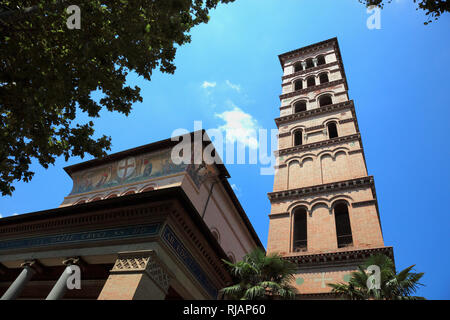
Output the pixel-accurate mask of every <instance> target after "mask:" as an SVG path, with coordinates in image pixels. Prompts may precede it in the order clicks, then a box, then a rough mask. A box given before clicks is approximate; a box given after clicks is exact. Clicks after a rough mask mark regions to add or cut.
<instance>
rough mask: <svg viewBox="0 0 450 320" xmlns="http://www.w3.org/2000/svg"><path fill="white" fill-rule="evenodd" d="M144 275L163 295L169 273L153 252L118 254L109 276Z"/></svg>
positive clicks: (167, 284) (167, 283) (165, 290)
mask: <svg viewBox="0 0 450 320" xmlns="http://www.w3.org/2000/svg"><path fill="white" fill-rule="evenodd" d="M120 273H146V274H147V275H148V276H149V277H150V278H151V279H152V280H153V281H154V282H155V284H156V285H157V286H158V287H160V289H161V290H163V291H164V292H165V293H167V291H168V289H169V283H170V277H171V273H170V271H169V270H168V268H167V267H166V265H165V264H164V263H163V262H162V261H161V260H160V259H159V258H158V256H157V254H156V252H155V251H154V250H144V251H132V252H119V253H118V257H117V260H116V262H115V263H114V266H113V268H112V269H111V274H120Z"/></svg>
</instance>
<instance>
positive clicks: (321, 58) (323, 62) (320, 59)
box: [317, 56, 325, 66]
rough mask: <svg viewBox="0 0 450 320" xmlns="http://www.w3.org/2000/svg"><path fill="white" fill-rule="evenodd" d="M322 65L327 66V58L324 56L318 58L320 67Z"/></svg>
mask: <svg viewBox="0 0 450 320" xmlns="http://www.w3.org/2000/svg"><path fill="white" fill-rule="evenodd" d="M322 64H325V57H324V56H318V57H317V65H318V66H320V65H322Z"/></svg>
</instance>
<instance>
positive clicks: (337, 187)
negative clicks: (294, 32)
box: [267, 38, 393, 299]
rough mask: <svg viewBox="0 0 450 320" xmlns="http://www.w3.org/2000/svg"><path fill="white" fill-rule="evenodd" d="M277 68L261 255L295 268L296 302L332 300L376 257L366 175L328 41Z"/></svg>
mask: <svg viewBox="0 0 450 320" xmlns="http://www.w3.org/2000/svg"><path fill="white" fill-rule="evenodd" d="M279 59H280V62H281V66H282V68H283V77H282V94H281V96H280V100H281V107H280V117H279V118H276V119H275V122H276V124H277V127H278V130H279V134H278V151H277V152H276V158H277V162H276V166H275V180H274V186H273V192H271V193H269V194H268V196H269V200H270V202H271V212H270V215H269V218H270V226H269V238H268V244H267V251H268V252H269V253H270V252H278V253H280V254H281V255H283V256H284V257H285V259H288V260H290V261H292V262H294V263H296V264H297V265H298V273H297V274H296V281H295V285H296V287H297V289H298V291H299V293H300V295H299V298H300V299H304V298H315V299H317V298H332V297H333V296H332V295H331V294H330V290H331V289H330V288H329V287H328V286H327V285H326V284H327V283H336V282H344V281H348V279H349V274H350V273H351V272H352V271H354V270H356V266H357V265H358V264H361V263H362V262H363V261H364V260H365V259H366V258H367V257H369V256H370V255H373V254H376V253H384V254H387V255H388V256H390V257H392V258H393V249H392V247H386V246H384V242H383V235H382V231H381V225H380V215H379V212H378V205H377V198H376V193H375V184H374V178H373V176H369V175H368V174H367V167H366V162H365V157H364V149H363V145H362V141H361V135H360V132H359V128H358V122H357V119H356V113H355V107H354V102H353V101H352V100H349V97H348V86H347V80H346V76H345V71H344V66H343V63H342V58H341V54H340V50H339V45H338V41H337V39H336V38H333V39H329V40H326V41H323V42H320V43H316V44H313V45H310V46H307V47H304V48H300V49H297V50H294V51H291V52H287V53H284V54H282V55H280V56H279Z"/></svg>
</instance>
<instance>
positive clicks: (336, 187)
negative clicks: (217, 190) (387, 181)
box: [267, 176, 376, 202]
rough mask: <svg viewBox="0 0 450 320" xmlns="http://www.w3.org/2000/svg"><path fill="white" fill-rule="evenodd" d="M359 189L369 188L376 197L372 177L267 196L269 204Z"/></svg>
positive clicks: (272, 193)
mask: <svg viewBox="0 0 450 320" xmlns="http://www.w3.org/2000/svg"><path fill="white" fill-rule="evenodd" d="M360 187H370V188H371V189H372V193H373V196H374V198H375V197H376V192H375V181H374V178H373V176H367V177H362V178H355V179H350V180H344V181H338V182H332V183H325V184H319V185H315V186H309V187H303V188H297V189H290V190H283V191H277V192H270V193H268V194H267V196H268V198H269V200H270V202H274V201H282V200H286V199H296V198H302V197H305V196H311V195H315V194H320V193H329V192H335V191H341V190H348V189H355V188H360Z"/></svg>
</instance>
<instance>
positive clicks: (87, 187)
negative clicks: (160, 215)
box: [70, 149, 200, 195]
mask: <svg viewBox="0 0 450 320" xmlns="http://www.w3.org/2000/svg"><path fill="white" fill-rule="evenodd" d="M170 155H171V150H170V149H167V150H163V151H158V152H153V153H149V154H144V155H139V156H136V157H128V158H125V159H122V160H120V161H116V162H113V163H110V164H106V165H103V166H100V167H97V168H93V169H90V170H88V171H81V172H79V173H78V172H77V173H75V174H74V175H73V177H72V179H73V189H72V192H71V193H70V195H75V194H79V193H85V192H91V191H96V190H100V189H106V188H111V187H116V186H120V185H123V184H128V183H133V182H140V181H144V180H150V179H153V178H158V177H164V176H169V175H172V174H176V173H180V172H184V171H187V172H188V174H189V175H190V177H191V178H192V180H193V181H194V183H195V184H196V185H197V187H198V186H199V184H200V180H199V177H198V175H197V171H196V169H195V166H194V165H187V164H180V165H176V164H174V163H173V162H172V160H171V158H170Z"/></svg>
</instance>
